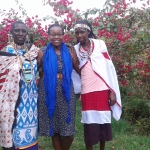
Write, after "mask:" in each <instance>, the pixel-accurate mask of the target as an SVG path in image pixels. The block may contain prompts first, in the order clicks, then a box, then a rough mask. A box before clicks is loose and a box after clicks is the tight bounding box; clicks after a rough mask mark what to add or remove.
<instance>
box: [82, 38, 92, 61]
mask: <svg viewBox="0 0 150 150" xmlns="http://www.w3.org/2000/svg"><path fill="white" fill-rule="evenodd" d="M89 40H90V48H89V49H88V50H87V51H85V50H84V48H83V47H82V46H81V45H79V59H81V60H83V59H85V58H89V57H90V55H91V54H92V52H93V41H92V40H91V39H89ZM81 49H83V50H84V51H82V50H81Z"/></svg>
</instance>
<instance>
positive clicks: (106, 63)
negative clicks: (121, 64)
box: [74, 39, 122, 120]
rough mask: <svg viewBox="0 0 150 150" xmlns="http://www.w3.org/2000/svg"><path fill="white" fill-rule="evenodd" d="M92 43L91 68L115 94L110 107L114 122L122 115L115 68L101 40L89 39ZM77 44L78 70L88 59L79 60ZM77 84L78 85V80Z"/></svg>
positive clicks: (76, 46) (77, 46)
mask: <svg viewBox="0 0 150 150" xmlns="http://www.w3.org/2000/svg"><path fill="white" fill-rule="evenodd" d="M91 40H92V41H93V42H94V50H93V53H92V54H91V55H90V60H91V64H92V68H93V70H94V72H95V73H96V74H98V75H99V76H100V78H101V79H102V80H103V81H104V82H105V83H106V85H107V86H108V87H109V89H110V90H111V91H112V92H114V93H115V94H116V98H117V102H116V103H115V105H113V106H111V110H112V115H113V117H114V118H115V119H116V120H119V119H120V117H121V113H122V105H121V97H120V90H119V85H118V79H117V74H116V70H115V67H114V65H113V63H112V60H111V59H110V57H109V54H108V51H107V47H106V45H105V42H104V41H103V40H97V39H91ZM79 44H80V43H78V44H77V45H75V46H74V47H75V50H76V53H77V57H78V58H79V62H80V65H79V67H80V69H82V67H84V65H85V64H86V62H87V60H88V58H84V59H80V55H79ZM76 82H78V84H79V82H80V81H79V80H78V81H77V80H76Z"/></svg>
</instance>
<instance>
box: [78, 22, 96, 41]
mask: <svg viewBox="0 0 150 150" xmlns="http://www.w3.org/2000/svg"><path fill="white" fill-rule="evenodd" d="M76 24H86V25H87V26H88V27H89V28H90V30H91V31H89V30H88V31H89V32H90V34H89V38H94V39H96V38H97V37H96V35H95V34H94V33H93V29H92V26H91V24H90V23H89V22H88V21H87V20H78V21H76Z"/></svg>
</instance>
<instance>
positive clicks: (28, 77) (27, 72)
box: [13, 43, 33, 84]
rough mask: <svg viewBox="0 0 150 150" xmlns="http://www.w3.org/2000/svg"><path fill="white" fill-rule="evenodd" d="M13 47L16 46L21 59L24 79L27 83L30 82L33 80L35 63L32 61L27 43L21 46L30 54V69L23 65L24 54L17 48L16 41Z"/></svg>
mask: <svg viewBox="0 0 150 150" xmlns="http://www.w3.org/2000/svg"><path fill="white" fill-rule="evenodd" d="M13 47H14V50H15V52H16V54H17V56H18V58H19V61H20V68H21V70H22V75H23V80H24V82H25V83H27V84H30V83H31V82H32V80H33V64H32V61H31V57H30V55H29V51H28V48H27V46H26V45H23V46H21V50H25V53H26V54H27V55H28V57H29V62H30V66H31V67H30V68H29V69H25V68H24V67H23V62H22V59H21V55H22V54H21V53H20V52H19V51H18V50H17V45H16V44H15V43H13ZM22 52H23V51H22ZM25 53H24V54H25Z"/></svg>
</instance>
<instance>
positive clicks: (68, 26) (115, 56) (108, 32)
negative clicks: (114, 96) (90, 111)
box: [0, 0, 150, 102]
mask: <svg viewBox="0 0 150 150" xmlns="http://www.w3.org/2000/svg"><path fill="white" fill-rule="evenodd" d="M16 2H17V3H18V6H19V8H20V10H21V11H22V12H23V13H22V15H23V17H26V20H25V22H26V24H27V26H28V27H29V29H30V30H29V37H30V40H31V41H32V42H33V43H34V44H35V45H36V46H39V47H41V46H45V45H46V44H47V42H48V35H47V29H48V26H49V25H46V26H45V27H43V26H42V21H43V20H47V19H53V21H51V23H53V22H55V21H58V22H60V24H61V25H62V26H63V27H64V29H65V35H64V42H66V43H70V44H72V45H73V44H75V43H76V39H75V37H74V34H73V30H72V29H73V26H74V24H75V22H76V21H77V20H78V19H80V18H82V19H88V20H89V21H90V22H91V24H92V26H93V31H94V33H95V34H96V35H97V38H101V39H103V40H104V41H105V42H106V44H107V47H108V51H109V54H110V55H111V58H112V60H113V62H114V64H115V67H116V70H117V74H118V78H119V84H120V88H121V94H122V98H123V99H124V101H125V102H129V101H131V100H132V99H134V98H136V97H138V99H143V100H144V99H147V100H149V99H150V84H149V83H150V40H149V39H150V34H149V29H150V25H149V20H150V18H149V16H150V9H149V8H147V6H148V5H149V0H143V5H142V7H141V9H137V8H132V7H130V6H131V4H132V3H136V0H129V2H128V3H127V2H126V0H106V3H105V5H104V7H103V9H102V10H99V9H96V8H93V9H92V8H91V9H88V10H87V11H85V12H80V10H78V9H77V10H73V9H72V7H71V5H72V3H73V2H72V1H70V0H43V3H44V5H46V4H47V5H50V7H52V8H53V11H54V15H55V16H56V17H50V16H49V17H44V18H42V19H39V18H38V16H37V15H36V16H34V17H30V16H28V15H27V13H26V11H25V10H24V8H23V6H22V5H21V4H20V3H19V2H18V1H17V0H16ZM0 14H1V15H3V16H5V17H4V19H3V21H2V22H1V23H0V49H2V48H3V47H4V46H5V45H6V44H7V41H8V37H7V34H8V32H9V30H10V26H11V23H12V22H14V21H16V20H18V19H21V18H20V17H19V16H18V13H17V12H15V11H14V10H13V9H10V11H9V12H5V11H4V10H0ZM58 18H63V19H60V20H58Z"/></svg>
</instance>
